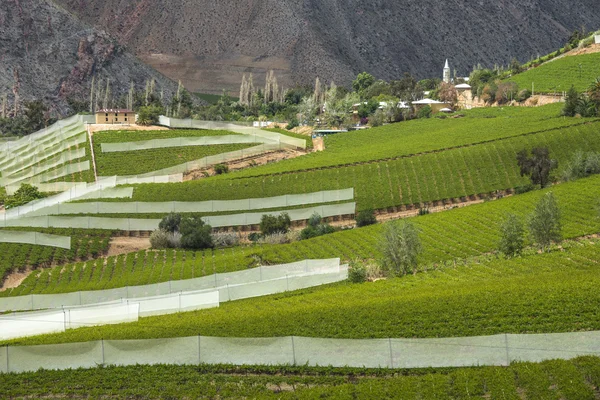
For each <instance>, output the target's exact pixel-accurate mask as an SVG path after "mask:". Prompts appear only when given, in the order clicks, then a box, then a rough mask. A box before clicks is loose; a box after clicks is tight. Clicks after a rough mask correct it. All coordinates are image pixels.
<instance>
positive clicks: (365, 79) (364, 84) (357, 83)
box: [352, 72, 375, 93]
mask: <svg viewBox="0 0 600 400" xmlns="http://www.w3.org/2000/svg"><path fill="white" fill-rule="evenodd" d="M373 83H375V77H374V76H373V75H371V74H369V73H368V72H361V73H360V74H358V75H357V76H356V79H355V80H354V81H352V89H354V91H355V92H357V93H362V92H363V91H364V90H365V89H367V88H368V87H369V86H371V85H372V84H373Z"/></svg>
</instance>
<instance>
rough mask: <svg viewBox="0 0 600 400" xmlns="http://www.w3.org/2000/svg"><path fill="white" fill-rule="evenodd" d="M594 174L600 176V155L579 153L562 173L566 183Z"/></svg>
mask: <svg viewBox="0 0 600 400" xmlns="http://www.w3.org/2000/svg"><path fill="white" fill-rule="evenodd" d="M593 174H600V153H595V152H592V151H590V152H587V153H584V152H583V151H577V152H576V153H575V154H574V155H573V158H572V159H571V161H569V162H568V164H567V165H566V167H565V169H564V170H563V171H562V174H561V178H562V179H563V180H564V181H573V180H576V179H580V178H585V177H587V176H590V175H593Z"/></svg>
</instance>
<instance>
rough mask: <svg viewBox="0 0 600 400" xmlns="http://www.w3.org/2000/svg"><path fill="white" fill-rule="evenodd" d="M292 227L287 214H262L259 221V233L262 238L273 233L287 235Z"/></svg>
mask: <svg viewBox="0 0 600 400" xmlns="http://www.w3.org/2000/svg"><path fill="white" fill-rule="evenodd" d="M291 225H292V220H291V219H290V216H289V215H288V214H287V213H281V214H280V215H277V216H275V215H268V214H264V215H263V216H262V217H261V219H260V231H261V233H262V235H263V236H269V235H273V234H275V233H283V234H285V233H287V232H288V231H289V230H290V226H291Z"/></svg>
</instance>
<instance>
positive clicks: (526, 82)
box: [508, 53, 600, 93]
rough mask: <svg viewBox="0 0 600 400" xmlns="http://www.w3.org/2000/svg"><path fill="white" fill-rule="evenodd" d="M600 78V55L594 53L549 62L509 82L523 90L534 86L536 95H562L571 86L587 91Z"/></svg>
mask: <svg viewBox="0 0 600 400" xmlns="http://www.w3.org/2000/svg"><path fill="white" fill-rule="evenodd" d="M598 77H600V53H592V54H582V55H578V56H564V57H562V58H559V59H556V60H552V61H548V62H546V63H544V64H542V65H540V66H539V67H536V68H532V69H530V70H527V71H525V72H523V73H520V74H518V75H515V76H513V77H512V78H510V79H508V80H509V81H512V82H516V83H517V84H518V85H519V88H521V89H529V90H531V88H532V84H533V85H534V89H535V93H562V92H566V91H567V90H569V88H570V87H571V85H573V86H575V88H576V89H577V90H578V91H580V92H582V91H585V90H587V88H588V87H589V86H590V84H591V83H592V82H594V81H595V80H596V78H598Z"/></svg>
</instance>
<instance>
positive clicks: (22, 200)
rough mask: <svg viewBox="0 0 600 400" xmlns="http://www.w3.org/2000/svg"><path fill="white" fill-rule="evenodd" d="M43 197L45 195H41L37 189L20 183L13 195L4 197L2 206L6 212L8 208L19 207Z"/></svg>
mask: <svg viewBox="0 0 600 400" xmlns="http://www.w3.org/2000/svg"><path fill="white" fill-rule="evenodd" d="M44 197H46V195H44V194H43V193H41V192H40V191H39V190H38V188H37V187H35V186H32V185H30V184H28V183H22V184H21V186H19V189H17V191H16V192H15V194H14V195H12V196H6V197H5V199H4V206H5V208H6V209H7V210H8V209H9V208H13V207H19V206H22V205H24V204H27V203H29V202H32V201H34V200H37V199H42V198H44Z"/></svg>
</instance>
